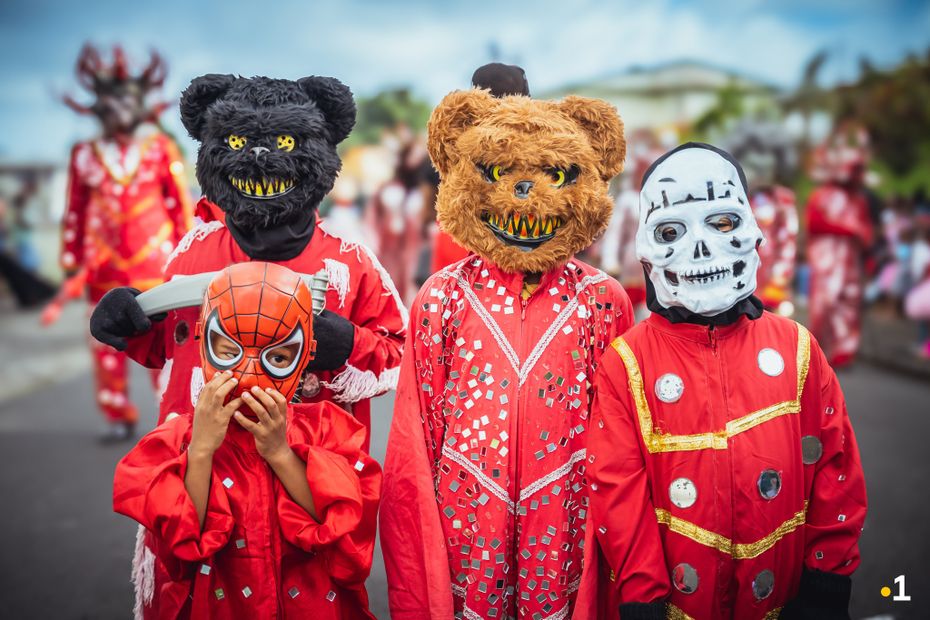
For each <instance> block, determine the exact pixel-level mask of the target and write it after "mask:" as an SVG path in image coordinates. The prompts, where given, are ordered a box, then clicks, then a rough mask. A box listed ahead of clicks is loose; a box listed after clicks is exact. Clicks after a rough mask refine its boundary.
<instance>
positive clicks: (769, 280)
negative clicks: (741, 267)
mask: <svg viewBox="0 0 930 620" xmlns="http://www.w3.org/2000/svg"><path fill="white" fill-rule="evenodd" d="M727 150H728V151H729V152H731V153H732V154H733V157H734V158H735V159H736V160H737V161H739V162H740V164H741V165H742V167H743V169H744V170H745V172H746V180H747V182H748V183H749V203H750V205H751V206H752V212H753V215H754V216H755V218H756V223H757V224H758V225H759V228H760V229H761V230H762V235H763V236H764V237H765V242H764V243H763V244H762V245H761V246H759V248H758V252H759V272H758V273H757V274H756V293H755V294H756V296H757V297H758V298H759V299H760V300H761V301H762V305H763V306H764V307H765V309H766V310H769V311H771V312H777V313H779V314H782V315H784V316H791V315H792V314H794V303H793V301H792V298H793V294H792V288H793V284H794V274H795V268H796V264H797V258H798V206H797V201H796V199H795V195H794V192H793V191H792V190H791V189H789V188H788V187H787V186H786V179H787V178H788V176H789V175H790V174H791V171H792V170H793V169H794V162H795V159H796V158H795V145H794V144H793V143H792V142H791V140H790V139H789V138H787V137H786V132H785V130H784V127H782V126H781V125H779V124H776V123H765V122H760V121H758V120H753V121H751V122H749V121H747V122H745V123H742V124H741V125H739V126H738V127H737V128H736V129H735V130H734V132H733V135H732V136H731V137H730V139H729V140H728V142H727Z"/></svg>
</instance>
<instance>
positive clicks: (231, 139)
mask: <svg viewBox="0 0 930 620" xmlns="http://www.w3.org/2000/svg"><path fill="white" fill-rule="evenodd" d="M246 142H248V140H246V139H245V136H237V135H236V134H234V133H231V134H229V135H228V136H226V144H228V145H229V148H231V149H232V150H234V151H238V150H241V149H242V147H244V146H245V143H246Z"/></svg>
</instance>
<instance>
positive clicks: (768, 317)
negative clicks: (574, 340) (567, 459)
mask: <svg viewBox="0 0 930 620" xmlns="http://www.w3.org/2000/svg"><path fill="white" fill-rule="evenodd" d="M595 387H596V397H595V401H594V406H593V407H592V420H593V424H592V426H591V432H590V437H589V442H590V443H589V448H588V451H589V456H588V463H589V465H588V476H589V479H590V481H591V485H590V486H591V499H590V506H591V511H590V520H589V522H588V523H589V531H588V535H589V536H588V545H587V546H586V551H587V556H586V567H587V569H588V570H586V572H585V578H584V583H583V584H582V587H581V592H579V595H578V612H577V613H576V617H578V618H595V617H605V618H606V617H614V616H613V614H615V613H616V609H617V605H618V604H619V603H631V602H640V603H645V602H651V601H654V600H657V599H661V598H663V597H666V596H668V595H670V599H669V601H670V604H671V606H672V607H671V614H670V615H669V617H675V618H697V619H703V618H707V619H711V618H713V619H719V618H737V619H740V620H744V619H745V620H752V619H756V618H774V617H777V615H778V611H777V610H778V609H779V608H781V607H782V606H783V605H784V604H785V603H786V602H787V601H788V600H790V599H792V598H793V597H794V596H795V594H796V592H797V589H798V584H799V580H800V578H801V573H802V569H803V568H805V567H806V568H808V569H816V570H819V571H825V572H829V573H835V574H840V575H849V574H851V573H852V572H853V571H854V570H855V569H856V567H857V566H858V564H859V549H858V541H859V534H860V531H861V529H862V525H863V522H864V520H865V514H866V495H865V482H864V479H863V474H862V468H861V464H860V461H859V452H858V449H857V447H856V439H855V436H854V435H853V429H852V426H851V425H850V421H849V417H848V415H847V413H846V405H845V402H844V399H843V393H842V391H841V390H840V385H839V382H838V381H837V379H836V376H835V375H834V373H833V371H832V370H831V368H830V367H829V365H828V364H827V360H826V358H825V357H824V355H823V353H822V352H821V350H820V348H819V347H818V346H817V343H816V341H814V339H813V338H811V337H810V335H809V333H808V332H807V330H806V329H804V328H803V327H801V326H800V325H798V324H796V323H794V322H793V321H791V320H789V319H786V318H783V317H780V316H777V315H774V314H771V313H768V312H766V313H764V314H763V315H762V316H761V317H760V318H759V319H757V320H749V319H748V318H746V317H745V316H743V317H742V318H740V319H739V320H738V321H737V322H736V323H733V324H731V325H727V326H723V327H716V328H708V327H705V326H700V325H694V324H688V323H679V324H672V323H670V322H669V321H667V320H666V319H665V318H663V317H662V316H659V315H656V314H653V315H652V316H650V317H649V318H648V319H646V321H645V322H643V323H641V324H639V325H637V326H636V327H634V328H633V329H632V330H630V331H629V332H627V333H626V334H625V335H624V336H623V337H622V338H618V339H617V340H616V341H615V342H614V343H613V346H612V350H611V351H609V352H608V353H606V354H605V355H604V356H603V358H602V360H601V368H600V370H599V371H598V375H597V379H596V384H595ZM595 605H596V606H597V608H598V610H599V611H600V614H601V615H597V612H595V611H594V607H595ZM605 610H608V611H607V612H605Z"/></svg>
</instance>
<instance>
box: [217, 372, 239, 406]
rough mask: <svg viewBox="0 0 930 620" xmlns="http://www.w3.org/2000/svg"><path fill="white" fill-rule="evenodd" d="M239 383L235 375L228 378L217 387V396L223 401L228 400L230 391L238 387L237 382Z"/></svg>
mask: <svg viewBox="0 0 930 620" xmlns="http://www.w3.org/2000/svg"><path fill="white" fill-rule="evenodd" d="M238 383H239V380H238V379H236V378H235V377H229V378H228V379H226V381H224V382H223V383H221V384H220V386H219V387H218V388H216V397H217V398H218V399H219V400H221V401H222V400H226V396H228V395H229V393H230V392H232V391H233V390H234V389H235V388H236V384H238Z"/></svg>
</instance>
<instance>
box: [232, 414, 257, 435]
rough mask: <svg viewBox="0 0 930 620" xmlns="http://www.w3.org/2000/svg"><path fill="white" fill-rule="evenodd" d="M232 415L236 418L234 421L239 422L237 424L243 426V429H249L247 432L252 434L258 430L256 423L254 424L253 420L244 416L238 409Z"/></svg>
mask: <svg viewBox="0 0 930 620" xmlns="http://www.w3.org/2000/svg"><path fill="white" fill-rule="evenodd" d="M233 417H234V418H235V419H236V422H238V423H239V426H241V427H242V428H244V429H245V430H247V431H249V432H250V433H252V434H253V435H254V434H255V433H257V432H258V424H256V423H255V422H253V421H252V420H250V419H248V418H247V417H245V416H244V415H242V414H241V413H240V412H238V411H237V412H235V413H234V414H233Z"/></svg>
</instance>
